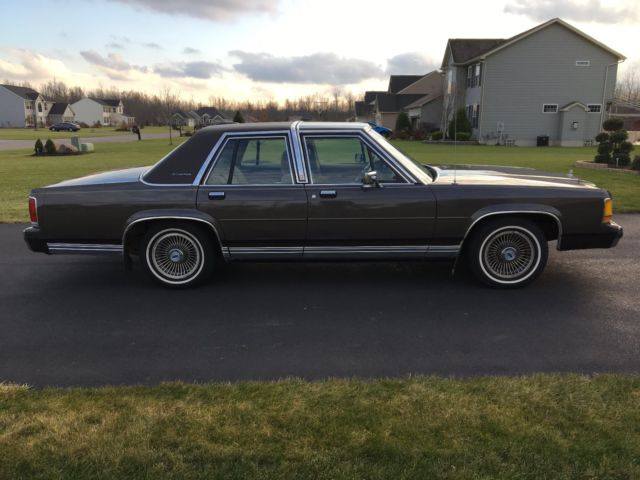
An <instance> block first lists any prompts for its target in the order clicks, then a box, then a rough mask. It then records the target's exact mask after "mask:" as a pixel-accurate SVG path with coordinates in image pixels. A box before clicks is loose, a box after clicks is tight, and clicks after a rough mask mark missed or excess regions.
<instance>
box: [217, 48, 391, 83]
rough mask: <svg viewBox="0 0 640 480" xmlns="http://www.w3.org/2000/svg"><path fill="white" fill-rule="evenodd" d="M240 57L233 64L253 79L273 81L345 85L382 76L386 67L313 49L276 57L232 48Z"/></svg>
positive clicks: (236, 68)
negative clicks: (290, 55) (293, 54)
mask: <svg viewBox="0 0 640 480" xmlns="http://www.w3.org/2000/svg"><path fill="white" fill-rule="evenodd" d="M229 54H230V55H232V56H234V57H237V58H239V59H240V63H236V64H234V65H233V68H234V69H235V70H236V71H237V72H239V73H242V74H244V75H246V76H247V77H249V78H250V79H251V80H256V81H262V82H271V83H316V84H328V85H345V84H350V83H359V82H361V81H362V80H366V79H368V78H381V77H382V76H383V75H384V72H383V70H382V69H381V68H380V67H379V66H378V65H376V64H375V63H373V62H369V61H367V60H360V59H354V58H342V57H338V56H337V55H336V54H335V53H314V54H311V55H305V56H302V57H275V56H273V55H270V54H268V53H249V52H243V51H240V50H234V51H231V52H229Z"/></svg>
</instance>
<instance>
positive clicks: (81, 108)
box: [71, 97, 135, 125]
mask: <svg viewBox="0 0 640 480" xmlns="http://www.w3.org/2000/svg"><path fill="white" fill-rule="evenodd" d="M71 108H72V109H73V111H74V112H75V115H76V122H82V123H86V124H87V125H95V124H100V125H121V124H123V123H124V124H126V125H133V124H134V123H135V117H131V116H129V115H125V113H124V105H123V103H122V100H120V99H114V98H96V97H87V98H83V99H81V100H78V101H77V102H75V103H74V104H72V105H71Z"/></svg>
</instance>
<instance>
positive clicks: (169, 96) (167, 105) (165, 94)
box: [160, 87, 180, 145]
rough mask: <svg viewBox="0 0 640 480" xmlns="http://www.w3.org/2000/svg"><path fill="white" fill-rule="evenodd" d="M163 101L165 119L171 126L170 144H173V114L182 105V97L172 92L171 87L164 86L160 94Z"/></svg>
mask: <svg viewBox="0 0 640 480" xmlns="http://www.w3.org/2000/svg"><path fill="white" fill-rule="evenodd" d="M160 99H161V102H162V114H163V120H164V121H165V122H166V125H167V126H168V127H169V145H173V135H172V134H173V126H172V125H171V116H172V115H173V114H174V113H175V112H176V110H177V109H178V108H179V105H180V97H178V95H176V94H175V93H173V92H172V90H171V87H164V88H163V89H162V93H161V95H160Z"/></svg>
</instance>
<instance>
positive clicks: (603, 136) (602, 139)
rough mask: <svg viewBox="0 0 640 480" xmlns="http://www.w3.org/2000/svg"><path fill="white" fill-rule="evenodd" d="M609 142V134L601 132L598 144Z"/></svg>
mask: <svg viewBox="0 0 640 480" xmlns="http://www.w3.org/2000/svg"><path fill="white" fill-rule="evenodd" d="M608 141H609V134H608V133H607V132H601V133H599V134H598V135H596V142H598V143H603V142H608Z"/></svg>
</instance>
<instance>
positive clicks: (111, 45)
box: [105, 42, 124, 50]
mask: <svg viewBox="0 0 640 480" xmlns="http://www.w3.org/2000/svg"><path fill="white" fill-rule="evenodd" d="M105 47H107V48H111V49H115V50H122V49H123V48H124V45H122V44H120V43H116V42H110V43H107V44H106V45H105Z"/></svg>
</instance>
